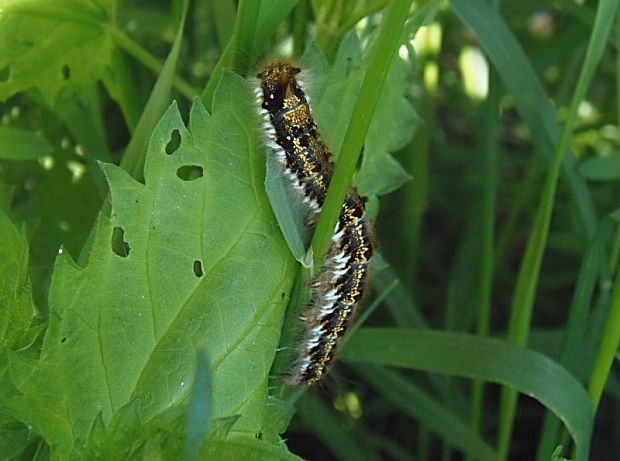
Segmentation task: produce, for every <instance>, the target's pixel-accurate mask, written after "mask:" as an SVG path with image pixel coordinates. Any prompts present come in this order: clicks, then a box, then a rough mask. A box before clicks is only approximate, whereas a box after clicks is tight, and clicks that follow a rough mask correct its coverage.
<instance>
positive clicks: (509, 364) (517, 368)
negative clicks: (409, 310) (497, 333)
mask: <svg viewBox="0 0 620 461" xmlns="http://www.w3.org/2000/svg"><path fill="white" fill-rule="evenodd" d="M342 358H343V360H347V361H351V362H362V363H372V364H377V365H386V366H395V367H403V368H410V369H415V370H425V371H431V372H435V373H444V374H448V375H451V376H460V377H465V378H472V379H482V380H484V381H490V382H494V383H500V384H504V385H507V386H510V387H511V388H514V389H516V390H517V391H519V392H521V393H523V394H525V395H529V396H530V397H533V398H534V399H536V400H538V401H539V402H541V403H542V404H543V405H545V406H546V407H547V408H549V409H550V410H551V411H553V412H554V413H555V415H556V416H557V417H558V418H560V419H561V420H562V421H563V423H564V425H565V426H566V428H567V429H568V430H569V432H570V433H571V435H572V437H573V439H574V440H575V443H576V444H577V445H578V446H579V447H587V446H588V443H589V438H590V433H591V430H592V423H593V421H594V409H593V407H592V403H591V402H590V398H589V397H588V394H587V393H586V391H585V389H584V388H583V386H582V385H581V384H580V383H579V381H578V380H577V379H576V378H575V377H574V376H573V375H572V374H570V373H569V372H568V371H566V369H565V368H563V367H561V366H560V365H558V364H557V363H556V362H554V361H553V360H551V359H549V358H548V357H546V356H544V355H542V354H540V353H538V352H534V351H532V350H530V349H526V348H524V347H520V346H516V345H512V344H509V343H507V342H505V341H500V340H496V339H490V338H480V337H476V336H471V335H467V334H462V333H451V332H443V331H441V332H440V331H422V330H410V329H405V328H363V329H360V330H359V331H358V332H357V333H356V335H355V336H353V337H351V338H349V340H348V342H347V343H346V344H345V346H344V348H343V351H342Z"/></svg>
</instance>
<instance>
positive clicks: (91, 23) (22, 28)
mask: <svg viewBox="0 0 620 461" xmlns="http://www.w3.org/2000/svg"><path fill="white" fill-rule="evenodd" d="M110 9H111V2H109V1H105V0H99V1H97V0H92V1H88V0H23V1H19V2H18V1H13V2H9V3H8V4H7V5H6V6H3V10H2V15H1V16H0V74H3V75H5V77H3V78H1V79H0V100H5V99H7V98H8V97H10V96H11V95H13V94H15V93H18V92H20V91H22V90H25V89H28V88H31V87H36V88H38V89H39V90H40V91H41V93H43V95H44V96H45V99H46V100H47V101H48V102H49V103H53V102H54V100H55V98H56V95H57V94H58V92H59V91H60V90H61V89H62V88H63V87H65V86H67V85H70V84H72V83H87V82H91V81H93V80H98V79H99V78H100V77H101V75H102V73H103V70H104V68H105V66H106V65H107V64H108V62H109V60H110V51H111V49H112V41H111V40H110V37H109V35H108V33H107V31H106V24H107V23H108V22H109V19H108V18H109V15H110ZM43 57H44V58H43Z"/></svg>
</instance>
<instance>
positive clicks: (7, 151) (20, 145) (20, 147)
mask: <svg viewBox="0 0 620 461" xmlns="http://www.w3.org/2000/svg"><path fill="white" fill-rule="evenodd" d="M53 149H54V148H53V147H52V145H51V144H50V143H49V142H48V141H47V140H46V139H45V138H43V137H42V136H38V135H37V134H35V133H33V132H32V131H28V130H22V129H21V128H14V127H10V126H0V158H2V159H5V160H32V159H36V158H38V157H41V156H43V155H45V154H49V153H50V152H52V151H53Z"/></svg>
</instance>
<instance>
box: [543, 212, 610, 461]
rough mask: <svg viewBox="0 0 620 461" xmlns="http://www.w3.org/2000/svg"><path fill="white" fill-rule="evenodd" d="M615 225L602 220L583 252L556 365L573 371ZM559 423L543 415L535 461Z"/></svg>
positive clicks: (549, 447)
mask: <svg viewBox="0 0 620 461" xmlns="http://www.w3.org/2000/svg"><path fill="white" fill-rule="evenodd" d="M615 227H616V226H615V223H614V221H613V220H612V219H611V218H606V219H604V220H603V222H602V223H601V225H600V226H599V228H598V229H597V231H596V233H595V234H594V237H593V239H592V241H591V242H590V245H589V246H588V248H587V249H586V252H585V254H584V257H583V261H582V263H581V267H580V269H579V276H578V278H577V283H576V285H575V295H574V296H573V301H572V304H571V307H570V310H569V317H568V321H567V326H566V331H565V338H564V344H563V346H562V352H561V355H560V364H561V365H563V366H565V367H566V368H567V369H568V370H573V368H574V366H575V360H576V359H577V353H578V351H579V348H580V347H581V345H582V343H583V340H584V335H585V332H586V328H587V325H588V322H587V321H588V313H589V309H590V306H591V304H592V296H593V294H594V289H595V288H596V282H597V280H598V276H599V274H600V273H601V270H602V269H603V268H604V266H605V264H606V263H607V253H606V250H607V248H608V247H609V243H610V242H611V238H612V237H613V232H614V229H615ZM559 429H560V423H559V421H558V420H557V419H556V418H555V417H554V416H553V415H552V414H551V413H549V412H547V414H546V415H545V419H544V421H543V425H542V432H541V439H540V442H539V445H538V453H537V455H536V460H537V461H546V460H548V459H549V454H550V453H552V452H553V450H554V449H555V447H556V446H557V441H556V438H557V435H558V431H559Z"/></svg>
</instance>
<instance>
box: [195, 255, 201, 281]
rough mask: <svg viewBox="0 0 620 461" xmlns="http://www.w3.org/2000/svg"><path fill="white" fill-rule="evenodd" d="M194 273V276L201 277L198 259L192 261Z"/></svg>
mask: <svg viewBox="0 0 620 461" xmlns="http://www.w3.org/2000/svg"><path fill="white" fill-rule="evenodd" d="M194 274H195V275H196V277H202V275H203V272H202V262H200V261H199V260H198V259H197V260H196V261H194Z"/></svg>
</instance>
